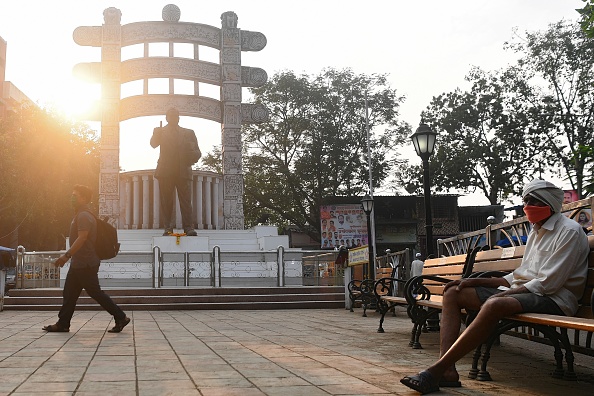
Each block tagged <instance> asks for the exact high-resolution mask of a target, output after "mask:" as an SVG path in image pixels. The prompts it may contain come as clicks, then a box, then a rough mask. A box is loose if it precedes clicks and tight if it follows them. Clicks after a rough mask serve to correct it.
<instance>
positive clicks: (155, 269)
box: [152, 246, 161, 289]
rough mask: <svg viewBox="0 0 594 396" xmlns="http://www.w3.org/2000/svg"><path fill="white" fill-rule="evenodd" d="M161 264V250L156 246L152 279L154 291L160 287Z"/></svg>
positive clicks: (154, 248)
mask: <svg viewBox="0 0 594 396" xmlns="http://www.w3.org/2000/svg"><path fill="white" fill-rule="evenodd" d="M160 262H161V248H160V247H159V246H154V247H153V271H152V278H153V283H152V285H153V289H154V288H155V287H158V283H159V281H158V279H156V278H157V273H158V271H159V263H160ZM155 280H156V281H157V283H155Z"/></svg>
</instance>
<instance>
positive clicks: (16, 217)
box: [0, 106, 99, 250]
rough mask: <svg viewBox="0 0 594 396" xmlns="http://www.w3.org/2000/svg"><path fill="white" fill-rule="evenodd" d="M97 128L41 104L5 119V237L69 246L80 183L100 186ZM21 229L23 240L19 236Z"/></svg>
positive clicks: (1, 185) (41, 246)
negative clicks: (73, 201) (75, 188)
mask: <svg viewBox="0 0 594 396" xmlns="http://www.w3.org/2000/svg"><path fill="white" fill-rule="evenodd" d="M98 174H99V157H98V150H97V143H96V139H95V136H94V132H93V131H91V130H89V128H88V127H87V126H86V125H85V124H77V123H72V122H70V121H66V120H65V119H64V118H62V117H60V116H58V115H57V114H55V113H53V112H51V111H49V110H44V109H40V108H38V107H36V106H31V107H28V108H23V109H21V111H20V112H19V113H16V114H10V113H9V115H7V117H5V118H4V119H2V120H0V175H2V177H0V240H2V241H3V243H5V244H10V245H14V244H15V243H18V244H20V245H23V246H25V248H26V249H27V250H57V249H59V248H63V247H64V243H65V240H64V237H65V236H66V235H68V230H69V225H70V220H71V219H72V208H71V206H70V193H71V192H72V186H73V185H74V184H85V185H88V186H90V187H91V188H93V189H96V186H98V179H99V178H98ZM17 235H18V240H17V239H16V237H17Z"/></svg>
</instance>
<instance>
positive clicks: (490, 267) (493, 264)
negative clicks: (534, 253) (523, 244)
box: [472, 258, 522, 272]
mask: <svg viewBox="0 0 594 396" xmlns="http://www.w3.org/2000/svg"><path fill="white" fill-rule="evenodd" d="M521 263H522V259H520V258H514V259H509V260H497V261H485V262H481V263H475V264H474V266H473V267H472V271H473V272H484V271H510V272H511V271H513V270H515V269H516V268H518V267H519V266H520V264H521Z"/></svg>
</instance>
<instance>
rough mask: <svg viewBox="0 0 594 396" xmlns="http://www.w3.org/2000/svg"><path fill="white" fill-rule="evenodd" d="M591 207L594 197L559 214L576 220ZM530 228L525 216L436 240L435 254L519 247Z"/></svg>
mask: <svg viewBox="0 0 594 396" xmlns="http://www.w3.org/2000/svg"><path fill="white" fill-rule="evenodd" d="M593 206H594V197H590V198H586V199H582V200H580V201H576V202H571V203H568V204H565V205H563V206H562V208H561V212H562V213H563V214H565V215H566V216H568V217H569V218H571V219H577V217H578V216H579V214H580V213H581V211H582V210H585V209H590V210H591V208H592V207H593ZM590 219H592V217H590ZM531 228H532V225H531V224H530V222H529V221H528V219H527V218H526V216H523V217H518V218H516V219H513V220H510V221H506V222H503V223H499V224H489V225H488V226H487V227H485V228H484V229H481V230H477V231H472V232H466V233H464V234H460V235H456V236H454V237H451V238H444V239H440V240H438V241H437V253H438V256H439V257H442V256H454V255H458V254H466V253H467V252H469V251H471V250H472V249H474V248H475V247H477V246H488V247H490V248H494V247H497V246H499V247H503V246H521V245H524V244H525V243H526V237H527V236H528V233H529V232H530V229H531ZM586 228H587V229H586V231H589V232H592V225H591V224H590V225H589V229H588V227H586Z"/></svg>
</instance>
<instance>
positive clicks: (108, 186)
mask: <svg viewBox="0 0 594 396" xmlns="http://www.w3.org/2000/svg"><path fill="white" fill-rule="evenodd" d="M121 17H122V12H121V11H120V10H118V9H117V8H113V7H110V8H107V9H106V10H105V11H104V12H103V19H104V22H105V23H104V24H103V26H102V35H101V87H102V92H101V141H100V142H101V153H100V155H101V170H100V175H99V216H100V217H102V218H105V217H107V218H109V222H110V223H111V224H112V225H114V226H115V227H116V228H119V227H118V221H119V214H120V195H119V194H120V193H119V186H120V183H119V173H120V89H121V82H120V62H121V53H122V44H121V39H122V25H121V24H120V21H121Z"/></svg>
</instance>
